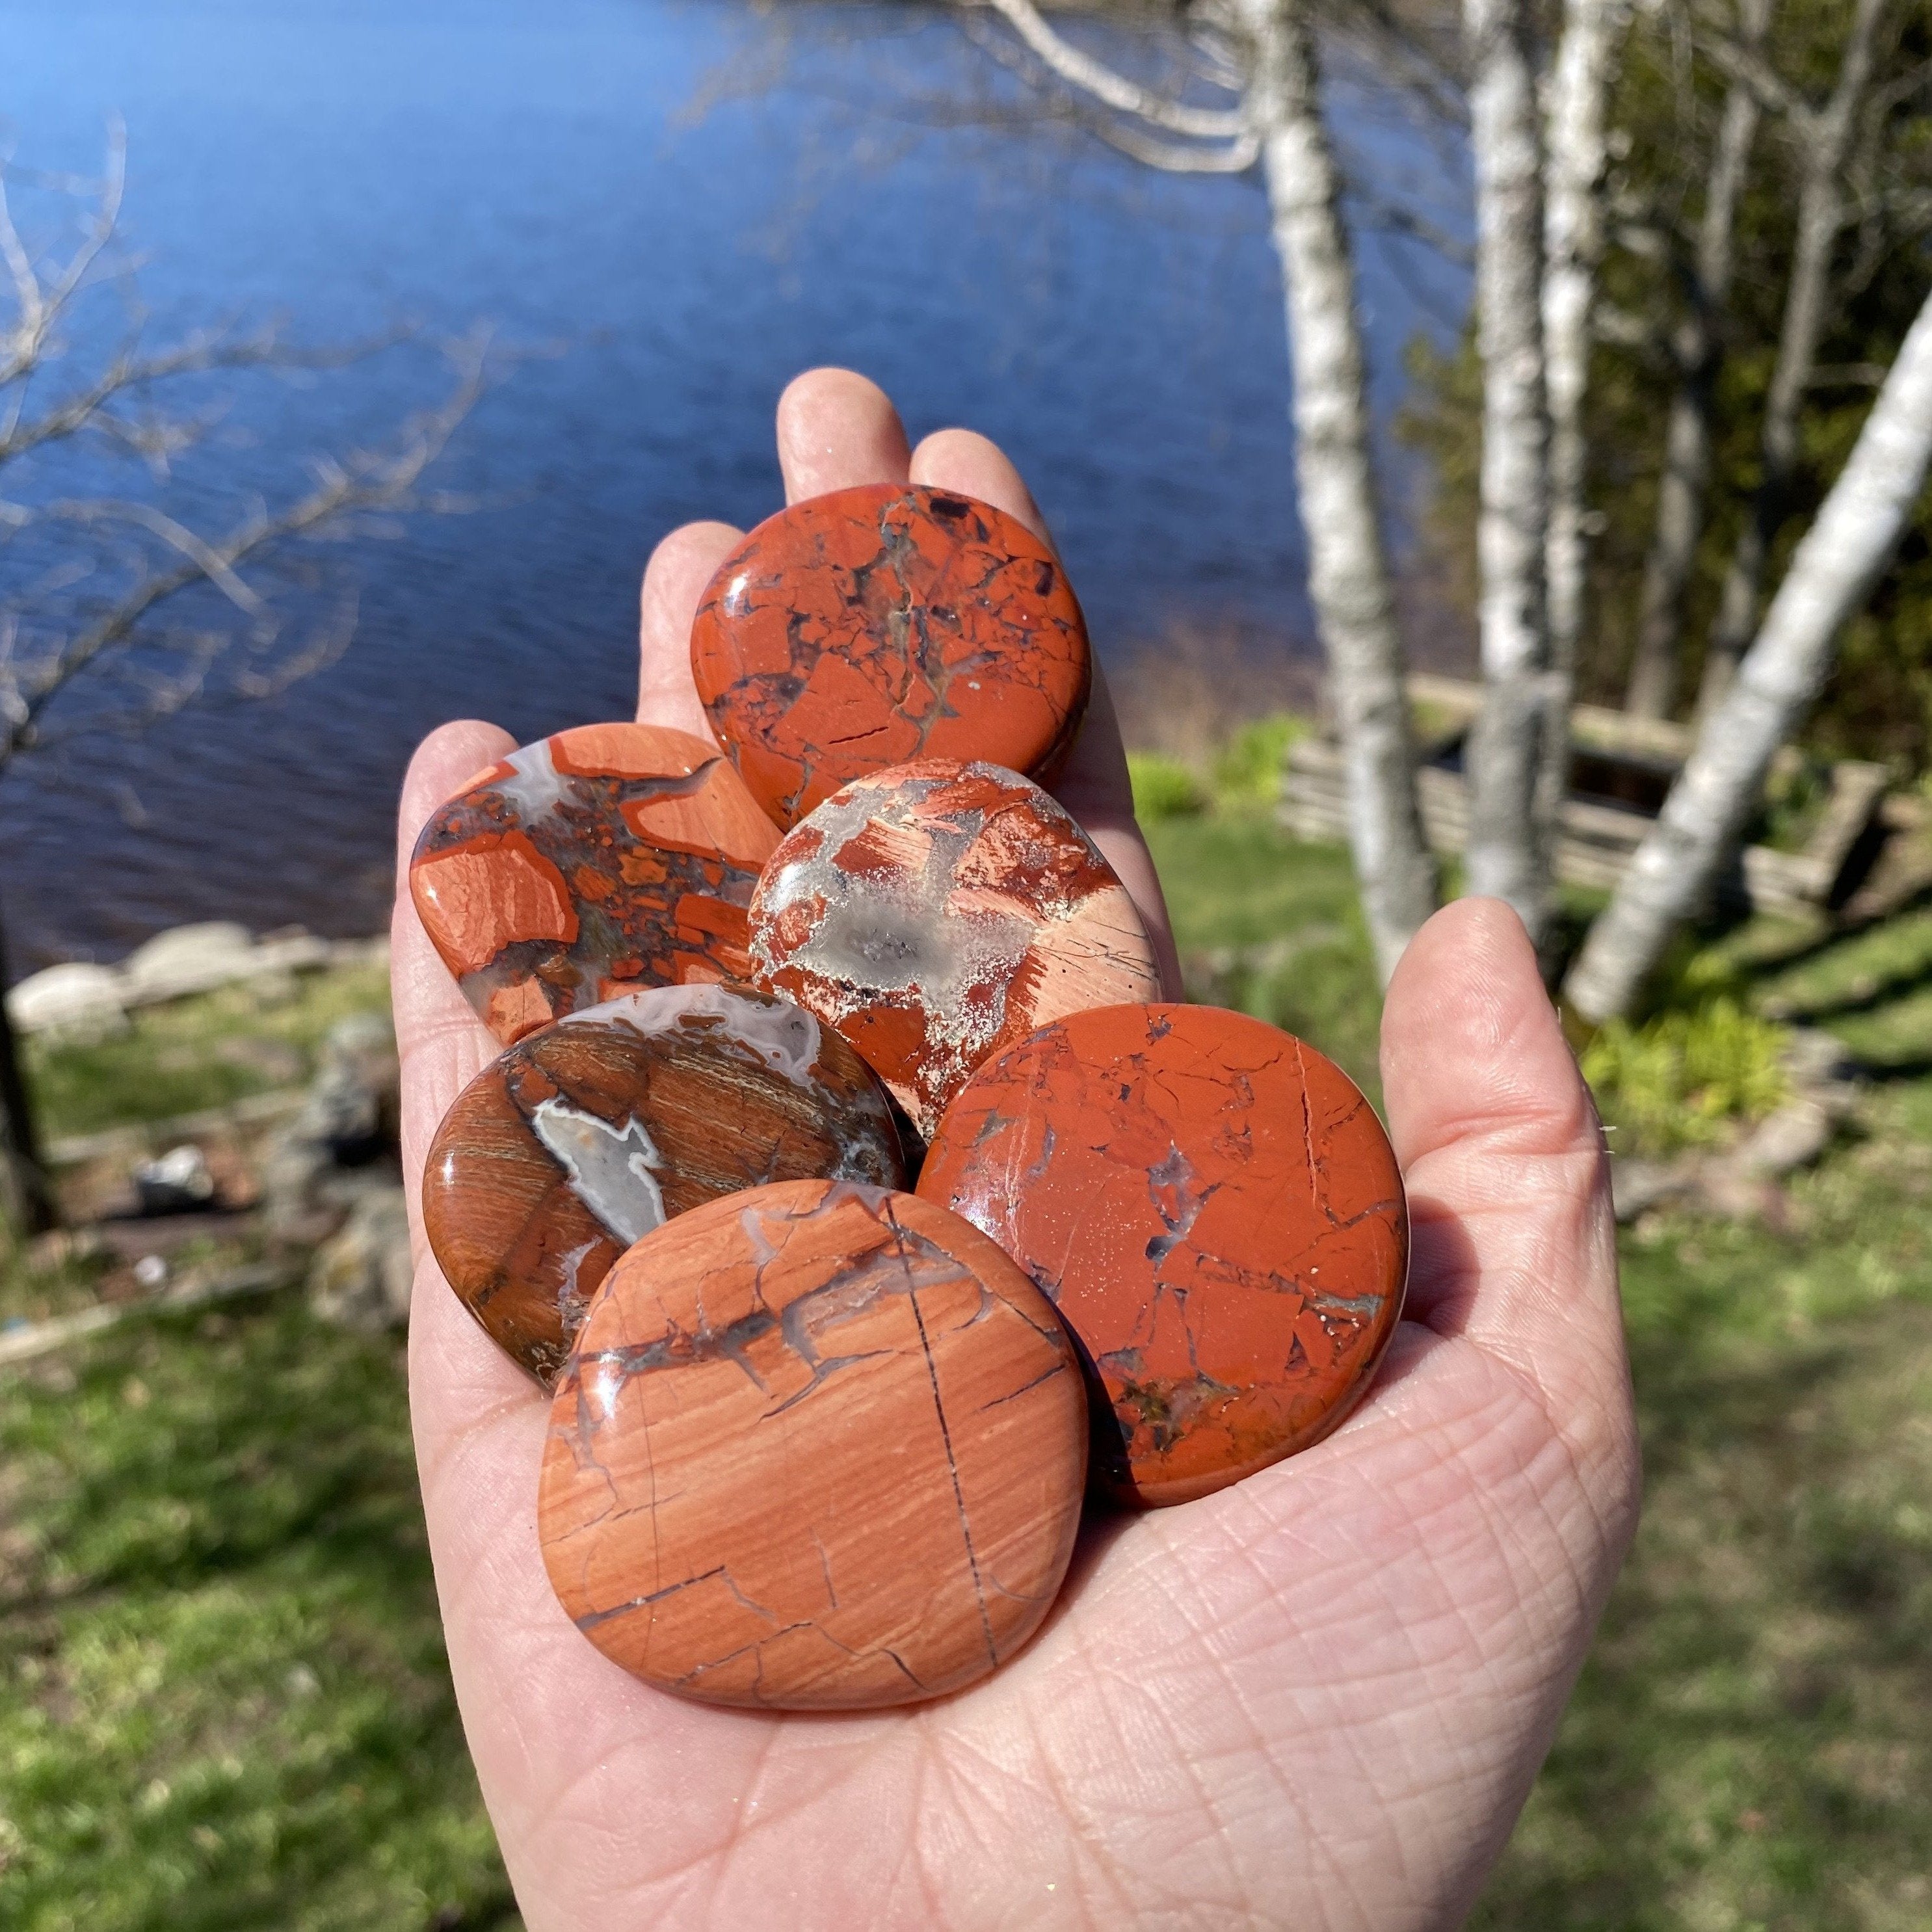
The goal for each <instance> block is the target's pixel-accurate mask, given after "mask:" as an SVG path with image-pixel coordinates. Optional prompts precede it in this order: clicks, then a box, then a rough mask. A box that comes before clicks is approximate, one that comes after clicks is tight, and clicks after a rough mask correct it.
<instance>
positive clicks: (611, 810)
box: [410, 724, 778, 1042]
mask: <svg viewBox="0 0 1932 1932" xmlns="http://www.w3.org/2000/svg"><path fill="white" fill-rule="evenodd" d="M777 842H778V833H777V831H776V829H775V828H774V827H773V826H772V823H771V821H770V820H769V819H768V818H766V817H765V815H764V814H763V812H761V811H760V810H759V809H758V808H757V805H755V804H754V802H753V801H752V799H751V795H750V793H748V792H747V791H746V790H745V787H744V786H743V785H742V784H741V783H740V782H739V778H738V775H737V774H736V772H734V771H733V769H732V768H731V766H730V763H729V762H728V761H727V760H726V759H724V757H721V756H720V755H719V754H718V749H717V748H716V747H715V745H708V744H706V743H705V742H703V740H702V739H697V738H694V737H692V736H690V735H689V734H688V733H685V732H682V731H668V730H662V729H661V728H659V727H656V726H653V725H646V724H586V725H583V726H581V727H579V728H578V729H577V730H574V731H563V732H560V733H558V735H557V736H555V737H554V738H546V739H543V740H541V742H538V743H537V744H535V745H525V746H524V747H523V749H522V750H521V751H516V752H513V753H512V754H511V755H510V756H509V757H508V758H505V760H503V761H502V763H500V764H498V765H493V766H491V767H490V769H489V770H488V771H487V772H481V773H480V774H478V776H477V777H475V778H472V780H471V781H469V784H467V785H466V786H465V787H463V791H462V793H461V794H460V796H458V797H456V798H454V799H452V800H451V801H450V802H449V804H447V805H445V806H443V808H442V809H441V810H440V811H438V812H437V814H435V815H434V817H432V818H431V820H430V821H429V823H428V824H427V825H426V826H424V828H423V831H422V836H421V837H420V838H419V839H418V840H417V841H416V853H415V856H414V857H413V859H412V860H411V862H410V891H411V892H412V893H413V895H414V897H415V899H416V910H417V911H418V912H419V913H420V914H421V915H422V922H423V925H424V927H425V929H426V930H427V931H428V934H429V936H430V938H431V940H432V941H434V942H435V945H436V949H437V951H438V952H439V953H441V954H442V956H443V959H444V961H445V962H446V964H447V965H448V966H449V970H450V971H452V973H454V974H455V975H456V977H457V979H458V981H459V982H460V983H461V985H462V987H463V992H464V993H465V994H466V995H467V996H468V998H469V1003H470V1004H471V1005H472V1006H473V1007H475V1009H476V1010H477V1012H478V1013H479V1014H480V1015H481V1016H482V1019H484V1022H485V1023H486V1024H487V1025H488V1027H489V1028H490V1031H492V1032H493V1033H494V1034H496V1037H497V1038H498V1039H499V1040H503V1041H505V1042H508V1041H510V1040H517V1039H520V1038H521V1037H522V1036H523V1034H526V1033H528V1032H529V1031H530V1030H531V1029H532V1028H535V1027H539V1026H542V1025H545V1024H547V1022H549V1021H550V1020H553V1019H557V1018H558V1017H559V1016H561V1015H562V1014H565V1013H571V1012H573V1011H574V1010H577V1009H578V1008H580V1007H589V1006H595V1004H598V1001H602V1000H607V999H610V998H613V997H614V996H615V995H618V994H620V993H623V992H628V991H630V990H631V989H633V988H634V987H639V986H673V985H678V984H682V983H685V982H688V981H716V980H727V979H740V980H741V979H742V978H743V977H745V971H746V968H747V966H748V961H747V959H746V957H745V938H746V933H745V907H746V905H747V904H748V903H749V901H750V899H751V888H752V887H753V886H754V885H755V884H756V883H757V875H758V868H759V867H760V865H763V862H764V861H765V859H766V856H768V855H769V853H770V851H771V849H772V847H773V846H774V845H775V844H776V843H777Z"/></svg>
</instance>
